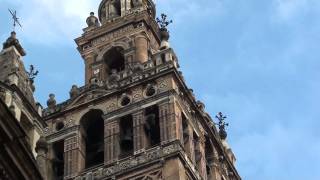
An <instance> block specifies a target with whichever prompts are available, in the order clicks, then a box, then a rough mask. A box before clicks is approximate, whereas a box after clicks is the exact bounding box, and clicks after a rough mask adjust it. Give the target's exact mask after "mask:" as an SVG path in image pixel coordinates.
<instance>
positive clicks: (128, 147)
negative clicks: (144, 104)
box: [120, 115, 133, 158]
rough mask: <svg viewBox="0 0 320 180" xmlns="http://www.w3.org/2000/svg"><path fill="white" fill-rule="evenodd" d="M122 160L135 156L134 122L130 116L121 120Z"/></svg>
mask: <svg viewBox="0 0 320 180" xmlns="http://www.w3.org/2000/svg"><path fill="white" fill-rule="evenodd" d="M120 149H121V151H120V158H125V157H128V156H130V155H132V154H133V121H132V116H131V115H128V116H125V117H123V118H121V119H120Z"/></svg>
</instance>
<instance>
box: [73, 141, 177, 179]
mask: <svg viewBox="0 0 320 180" xmlns="http://www.w3.org/2000/svg"><path fill="white" fill-rule="evenodd" d="M180 151H182V147H181V145H180V143H177V142H173V143H171V144H167V145H163V146H160V147H156V148H153V149H148V150H146V151H145V152H142V153H139V154H136V155H135V156H133V157H130V158H127V159H122V160H119V161H118V162H117V163H115V164H114V165H112V166H109V167H108V166H104V167H100V168H97V169H94V170H89V171H86V172H83V173H81V174H80V175H79V176H77V177H76V178H75V180H87V179H100V178H106V177H112V176H114V175H116V174H117V173H120V172H121V173H124V172H126V171H128V170H131V169H133V168H137V167H139V166H142V165H145V164H148V163H152V162H154V161H161V159H162V158H165V157H168V156H171V155H173V154H175V153H179V152H180Z"/></svg>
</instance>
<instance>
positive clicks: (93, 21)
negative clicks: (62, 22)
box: [86, 12, 100, 27]
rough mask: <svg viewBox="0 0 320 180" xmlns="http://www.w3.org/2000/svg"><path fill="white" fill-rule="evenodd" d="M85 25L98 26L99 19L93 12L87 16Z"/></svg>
mask: <svg viewBox="0 0 320 180" xmlns="http://www.w3.org/2000/svg"><path fill="white" fill-rule="evenodd" d="M86 22H87V25H88V27H99V26H100V24H99V20H98V18H97V17H96V16H94V12H91V13H90V16H89V17H88V18H87V21H86Z"/></svg>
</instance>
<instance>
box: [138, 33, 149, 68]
mask: <svg viewBox="0 0 320 180" xmlns="http://www.w3.org/2000/svg"><path fill="white" fill-rule="evenodd" d="M135 45H136V62H140V63H145V62H147V61H148V39H147V37H145V36H144V35H137V36H136V37H135Z"/></svg>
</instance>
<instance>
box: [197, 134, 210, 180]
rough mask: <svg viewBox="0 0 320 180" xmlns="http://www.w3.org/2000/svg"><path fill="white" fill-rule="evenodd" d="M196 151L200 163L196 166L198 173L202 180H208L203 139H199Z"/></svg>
mask: <svg viewBox="0 0 320 180" xmlns="http://www.w3.org/2000/svg"><path fill="white" fill-rule="evenodd" d="M198 148H199V149H198V150H199V152H200V153H201V158H200V161H199V162H198V163H197V164H198V171H199V173H200V175H201V176H202V177H203V179H205V180H206V179H208V177H207V167H206V154H205V139H204V138H202V137H200V138H199V141H198Z"/></svg>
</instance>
